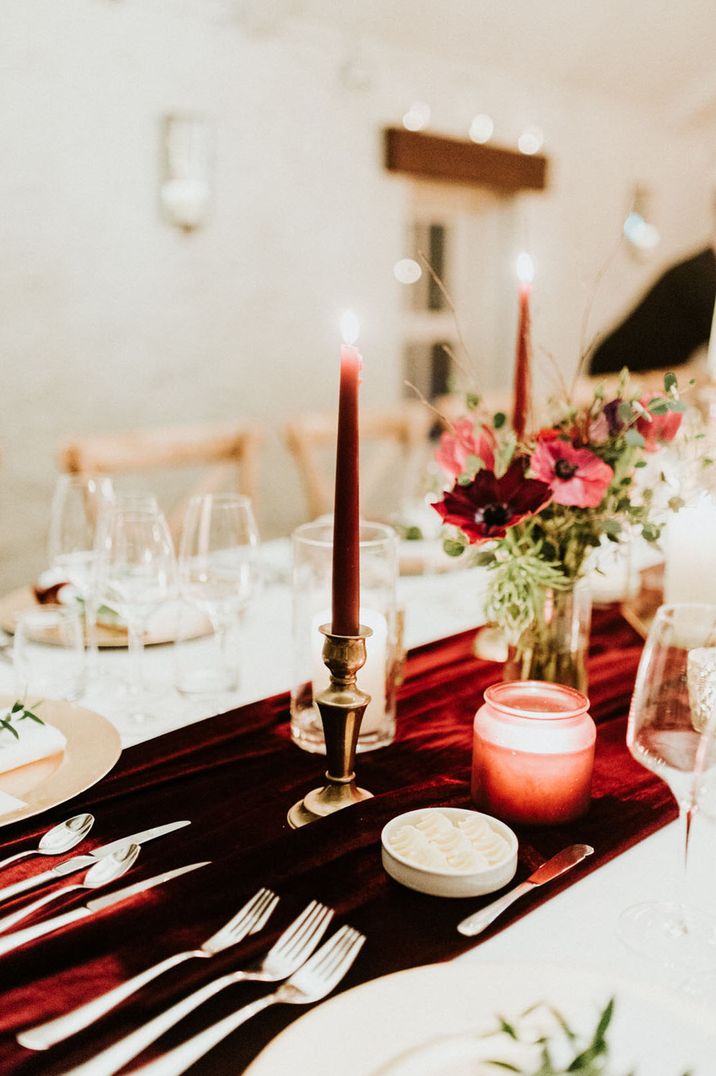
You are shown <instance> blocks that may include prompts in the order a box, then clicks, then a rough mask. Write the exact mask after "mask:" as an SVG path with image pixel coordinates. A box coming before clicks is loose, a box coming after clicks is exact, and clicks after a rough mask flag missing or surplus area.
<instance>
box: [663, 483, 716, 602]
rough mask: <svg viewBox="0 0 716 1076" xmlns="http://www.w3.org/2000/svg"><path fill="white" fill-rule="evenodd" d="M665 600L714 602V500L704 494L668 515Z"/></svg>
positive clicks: (715, 524) (715, 546)
mask: <svg viewBox="0 0 716 1076" xmlns="http://www.w3.org/2000/svg"><path fill="white" fill-rule="evenodd" d="M665 552H666V570H665V574H664V601H665V602H668V603H671V602H714V603H716V503H714V501H713V499H712V498H711V497H709V496H708V494H706V493H703V494H701V496H700V497H699V498H698V500H696V501H694V503H693V504H688V505H687V506H686V507H685V508H682V509H681V511H680V512H677V513H676V514H675V515H672V516H670V517H669V521H668V523H667V526H666V541H665Z"/></svg>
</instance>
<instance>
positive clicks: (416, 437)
mask: <svg viewBox="0 0 716 1076" xmlns="http://www.w3.org/2000/svg"><path fill="white" fill-rule="evenodd" d="M336 424H337V418H336V415H335V414H330V415H328V414H326V415H324V414H306V415H302V416H300V417H299V418H297V419H295V420H293V421H292V422H289V423H288V424H287V425H286V426H285V427H284V431H283V432H284V438H285V441H286V444H287V446H288V448H289V450H290V452H291V454H292V455H293V457H294V459H295V460H296V463H297V465H298V470H299V473H300V475H301V480H302V482H303V487H304V492H305V495H306V502H307V508H308V513H309V518H311V519H315V518H316V517H318V516H321V515H324V514H325V513H326V512H330V511H331V509H332V506H333V473H334V471H333V464H334V463H335V459H334V457H335V442H336ZM432 424H433V416H432V414H431V412H430V410H429V409H428V408H427V407H425V405H424V404H422V403H419V402H418V401H413V400H408V401H405V402H404V403H402V404H400V405H398V406H396V407H395V408H393V409H391V410H389V411H388V410H386V411H376V412H372V413H371V412H364V413H363V414H362V415H361V422H360V437H361V496H362V501H363V504H364V505H366V504H367V502H368V501H369V500H370V498H371V495H372V494H374V493H375V492H376V490H379V489H380V488H381V486H382V485H383V484H384V483H385V482H386V481H387V480H388V477H390V476H391V471H393V472H394V471H395V468H396V463H397V464H398V465H399V469H400V475H399V476H398V485H399V486H400V491H401V492H403V493H405V492H412V491H413V490H414V488H415V487H416V485H417V481H418V478H419V469H420V468H421V467H422V466H423V463H424V456H425V446H426V444H427V440H428V434H429V432H430V428H431V426H432ZM396 457H397V459H396ZM393 477H394V476H393ZM394 507H395V509H397V508H398V504H397V503H396V504H394ZM374 514H382V513H374Z"/></svg>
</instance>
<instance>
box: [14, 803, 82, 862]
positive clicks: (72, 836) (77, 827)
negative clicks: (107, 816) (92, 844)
mask: <svg viewBox="0 0 716 1076" xmlns="http://www.w3.org/2000/svg"><path fill="white" fill-rule="evenodd" d="M93 825H94V817H93V816H92V815H91V814H76V815H74V816H73V817H72V818H68V819H67V820H66V821H65V822H60V823H59V824H58V825H56V826H53V827H52V829H48V831H47V833H45V834H43V836H42V837H41V838H40V843H39V844H38V846H37V848H28V849H27V851H25V852H15V854H14V855H13V856H8V857H7V859H3V860H1V861H0V869H2V868H3V867H7V866H8V864H10V863H14V862H15V861H16V860H18V859H24V857H25V856H59V855H61V854H62V853H63V852H69V850H70V848H74V847H75V845H76V844H79V843H80V841H83V840H84V839H85V837H86V836H87V834H88V833H89V831H90V830H91V829H92V826H93Z"/></svg>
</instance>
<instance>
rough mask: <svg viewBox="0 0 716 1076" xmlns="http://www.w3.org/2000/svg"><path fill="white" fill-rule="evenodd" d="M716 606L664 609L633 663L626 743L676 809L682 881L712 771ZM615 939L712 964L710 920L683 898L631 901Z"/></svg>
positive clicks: (678, 961)
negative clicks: (701, 798) (662, 786)
mask: <svg viewBox="0 0 716 1076" xmlns="http://www.w3.org/2000/svg"><path fill="white" fill-rule="evenodd" d="M715 719H716V605H706V604H696V603H695V604H687V603H683V604H676V605H662V606H661V608H660V609H659V610H658V612H657V614H656V617H655V619H654V623H653V625H652V627H651V630H650V632H649V636H648V639H647V641H646V645H645V647H644V652H643V654H642V658H641V661H640V663H639V671H638V673H637V679H636V686H635V688H634V694H633V696H632V701H631V708H630V711H629V724H628V729H627V745H628V747H629V750H630V752H631V754H632V755H633V757H634V758H635V759H636V761H637V762H640V763H641V765H642V766H645V767H646V768H647V769H649V770H651V771H652V772H654V773H656V774H657V775H658V776H659V777H661V779H662V780H663V781H665V782H666V784H667V785H668V786H669V788H670V789H671V791H672V792H673V794H674V797H675V799H676V801H677V803H678V806H679V815H680V821H681V830H682V840H683V879H682V888H683V889H685V885H686V880H687V872H686V868H687V861H688V851H689V837H690V835H691V826H692V822H693V818H694V814H695V812H696V811H697V809H698V806H699V795H700V790H701V787H702V784H703V781H704V777H705V776H706V775H707V774H708V772H709V771H710V770H711V769H712V768H713V767H714V766H716V737H715V736H714V724H715V723H716V720H715ZM619 934H620V937H621V938H622V940H623V941H625V942H626V943H627V944H628V945H630V946H631V947H632V948H633V949H635V950H636V951H637V952H640V953H642V954H643V955H645V956H649V957H652V958H655V959H657V960H659V961H661V962H662V963H666V964H674V965H681V966H682V967H692V968H693V967H697V966H699V965H703V964H704V962H705V961H706V962H708V961H715V960H716V920H715V919H713V918H711V916H709V915H707V914H706V913H704V912H702V911H700V910H699V909H698V908H695V907H693V906H691V905H690V904H688V903H687V902H686V901H684V900H682V901H678V902H677V901H674V902H666V901H660V902H649V903H642V904H636V905H634V906H633V907H631V908H628V909H627V910H626V911H625V912H623V913H622V915H621V917H620V920H619Z"/></svg>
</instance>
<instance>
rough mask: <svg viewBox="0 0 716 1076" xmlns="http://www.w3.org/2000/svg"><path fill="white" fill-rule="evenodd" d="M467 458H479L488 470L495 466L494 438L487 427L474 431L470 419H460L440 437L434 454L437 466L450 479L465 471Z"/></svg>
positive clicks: (473, 424)
mask: <svg viewBox="0 0 716 1076" xmlns="http://www.w3.org/2000/svg"><path fill="white" fill-rule="evenodd" d="M468 456H479V457H480V459H481V460H482V462H483V464H484V465H485V467H486V468H487V469H488V470H492V468H493V467H494V466H495V438H494V436H493V434H492V431H491V430H489V429H488V428H487V426H479V427H478V428H477V430H476V428H475V423H474V422H473V420H472V419H471V418H460V419H458V420H457V422H455V423H453V428H452V430H449V431H446V432H445V433H443V434H441V436H440V444H439V446H438V450H437V452H436V454H435V459H436V460H437V462H438V465H439V466H440V467H442V469H443V471H445V473H446V474H449V475H450V476H451V478H457V477H458V475H461V474H462V473H463V471H464V470H465V463H466V461H467V457H468Z"/></svg>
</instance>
